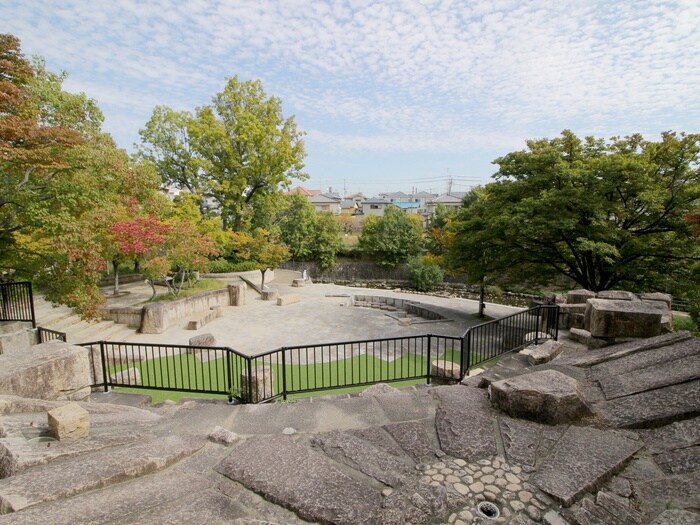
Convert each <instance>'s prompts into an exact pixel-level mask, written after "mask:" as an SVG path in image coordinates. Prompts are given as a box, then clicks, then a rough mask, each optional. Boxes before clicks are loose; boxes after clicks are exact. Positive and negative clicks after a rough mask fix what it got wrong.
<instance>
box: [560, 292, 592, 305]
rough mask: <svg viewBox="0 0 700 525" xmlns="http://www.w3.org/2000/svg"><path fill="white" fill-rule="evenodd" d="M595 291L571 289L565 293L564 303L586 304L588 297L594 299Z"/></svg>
mask: <svg viewBox="0 0 700 525" xmlns="http://www.w3.org/2000/svg"><path fill="white" fill-rule="evenodd" d="M594 298H595V292H591V291H590V290H583V289H581V290H571V291H570V292H569V293H567V294H566V304H586V301H588V299H594Z"/></svg>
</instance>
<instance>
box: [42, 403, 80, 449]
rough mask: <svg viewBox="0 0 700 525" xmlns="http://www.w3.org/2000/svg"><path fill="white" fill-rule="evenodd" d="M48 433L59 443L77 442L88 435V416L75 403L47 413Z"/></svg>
mask: <svg viewBox="0 0 700 525" xmlns="http://www.w3.org/2000/svg"><path fill="white" fill-rule="evenodd" d="M48 422H49V432H51V435H52V436H53V437H55V438H56V439H58V440H59V441H65V442H70V441H78V440H81V439H87V437H88V436H89V435H90V414H88V411H87V410H85V409H84V408H82V407H81V406H80V405H78V404H77V403H69V404H67V405H63V406H62V407H58V408H54V409H53V410H49V412H48Z"/></svg>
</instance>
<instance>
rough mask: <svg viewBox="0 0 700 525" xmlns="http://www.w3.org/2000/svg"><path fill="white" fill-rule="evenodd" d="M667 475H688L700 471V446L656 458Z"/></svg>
mask: <svg viewBox="0 0 700 525" xmlns="http://www.w3.org/2000/svg"><path fill="white" fill-rule="evenodd" d="M654 461H656V464H657V465H659V467H661V469H662V470H663V471H664V472H666V473H667V474H686V473H690V472H694V471H696V470H700V446H694V447H688V448H682V449H678V450H672V451H670V452H664V453H662V454H659V455H658V456H656V457H654Z"/></svg>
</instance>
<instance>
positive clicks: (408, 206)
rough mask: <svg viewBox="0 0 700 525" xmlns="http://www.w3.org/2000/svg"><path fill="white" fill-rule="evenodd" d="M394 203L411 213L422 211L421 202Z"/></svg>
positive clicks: (405, 211)
mask: <svg viewBox="0 0 700 525" xmlns="http://www.w3.org/2000/svg"><path fill="white" fill-rule="evenodd" d="M392 204H393V205H394V206H396V207H398V208H399V209H400V210H402V211H403V212H404V213H408V214H409V215H416V214H418V213H419V211H420V202H394V203H392Z"/></svg>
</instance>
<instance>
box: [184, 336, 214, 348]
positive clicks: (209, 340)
mask: <svg viewBox="0 0 700 525" xmlns="http://www.w3.org/2000/svg"><path fill="white" fill-rule="evenodd" d="M190 346H216V337H214V336H213V335H212V334H210V333H206V334H199V335H195V336H194V337H190Z"/></svg>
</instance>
